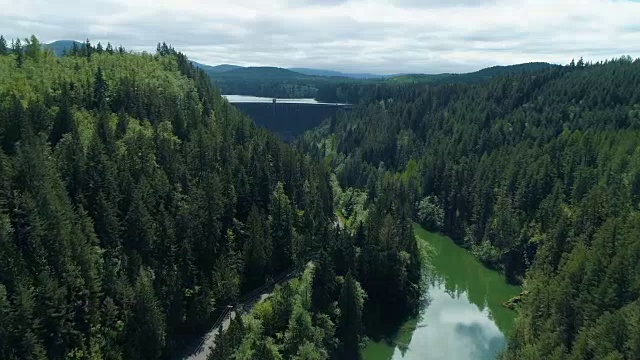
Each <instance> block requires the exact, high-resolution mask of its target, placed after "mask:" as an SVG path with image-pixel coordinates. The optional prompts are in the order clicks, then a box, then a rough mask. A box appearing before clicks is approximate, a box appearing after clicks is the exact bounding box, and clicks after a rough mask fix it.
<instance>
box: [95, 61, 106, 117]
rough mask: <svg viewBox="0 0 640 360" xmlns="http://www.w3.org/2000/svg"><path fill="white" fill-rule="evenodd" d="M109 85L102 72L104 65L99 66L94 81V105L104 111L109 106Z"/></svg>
mask: <svg viewBox="0 0 640 360" xmlns="http://www.w3.org/2000/svg"><path fill="white" fill-rule="evenodd" d="M107 92H108V85H107V81H106V80H105V79H104V75H103V73H102V67H100V66H98V71H97V72H96V76H95V81H94V83H93V106H94V107H95V108H96V109H98V110H100V111H102V110H105V109H106V107H107Z"/></svg>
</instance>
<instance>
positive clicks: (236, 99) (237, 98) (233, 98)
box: [222, 95, 347, 105]
mask: <svg viewBox="0 0 640 360" xmlns="http://www.w3.org/2000/svg"><path fill="white" fill-rule="evenodd" d="M222 96H223V97H224V98H226V99H227V100H228V101H229V102H230V103H232V104H235V103H273V99H274V98H270V97H260V96H249V95H222ZM275 99H276V103H279V104H312V105H347V104H339V103H324V102H318V101H316V99H279V98H275Z"/></svg>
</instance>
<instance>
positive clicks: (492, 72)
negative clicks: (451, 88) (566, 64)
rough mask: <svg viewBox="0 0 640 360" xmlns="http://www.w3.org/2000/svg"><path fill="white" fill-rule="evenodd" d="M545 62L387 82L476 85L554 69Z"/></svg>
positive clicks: (411, 75) (409, 77) (422, 75)
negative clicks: (495, 79)
mask: <svg viewBox="0 0 640 360" xmlns="http://www.w3.org/2000/svg"><path fill="white" fill-rule="evenodd" d="M555 66H558V65H553V64H549V63H545V62H532V63H525V64H517V65H508V66H492V67H489V68H486V69H482V70H479V71H475V72H471V73H463V74H447V73H445V74H405V75H399V76H392V77H389V78H388V79H387V80H388V81H390V82H397V83H437V84H441V83H445V82H460V83H476V82H481V81H486V80H489V79H491V78H493V77H495V76H500V75H506V74H522V73H529V72H534V71H539V70H544V69H547V68H550V67H555Z"/></svg>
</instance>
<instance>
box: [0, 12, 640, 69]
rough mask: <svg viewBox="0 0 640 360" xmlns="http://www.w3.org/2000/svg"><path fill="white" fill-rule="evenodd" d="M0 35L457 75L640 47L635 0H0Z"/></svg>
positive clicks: (256, 61)
mask: <svg viewBox="0 0 640 360" xmlns="http://www.w3.org/2000/svg"><path fill="white" fill-rule="evenodd" d="M0 8H2V9H3V13H2V14H0V33H1V34H4V35H5V36H6V37H17V36H20V37H25V36H28V35H30V34H32V33H33V34H35V35H36V36H38V37H39V38H41V40H42V41H45V42H48V41H52V40H57V39H69V38H72V39H77V40H82V39H85V38H90V39H92V40H93V41H105V42H106V41H111V42H112V43H115V44H118V45H119V44H122V45H124V46H125V47H127V48H131V49H153V48H154V47H155V45H154V44H155V43H156V42H158V41H167V42H169V43H171V44H172V45H173V46H174V47H176V48H177V49H178V50H181V51H183V52H185V53H187V55H189V56H190V57H191V58H193V59H194V60H197V61H201V62H204V63H208V64H219V63H234V64H240V65H275V66H300V67H319V68H329V69H335V70H343V71H362V72H365V71H366V72H382V73H393V72H427V73H437V72H463V71H471V70H476V69H479V68H482V67H485V66H490V65H495V64H513V63H519V62H526V61H549V62H555V63H567V62H568V61H569V60H570V59H571V58H574V57H580V56H583V57H584V58H585V59H588V60H600V59H605V58H611V57H617V56H620V55H625V54H629V55H631V56H634V57H638V56H640V48H639V47H638V46H637V44H639V43H640V28H639V27H638V19H640V3H638V2H633V1H609V0H583V1H577V0H537V1H527V0H455V1H445V0H423V1H419V0H325V1H313V0H293V1H286V0H272V1H261V0H253V1H238V0H233V1H232V0H218V1H205V0H161V1H155V0H154V1H150V0H98V1H94V2H89V1H85V2H77V1H71V0H51V1H45V0H21V1H18V2H9V0H0Z"/></svg>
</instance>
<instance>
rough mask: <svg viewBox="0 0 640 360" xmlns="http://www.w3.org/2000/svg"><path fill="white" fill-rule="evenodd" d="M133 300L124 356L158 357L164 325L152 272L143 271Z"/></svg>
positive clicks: (161, 346) (133, 357) (163, 336)
mask: <svg viewBox="0 0 640 360" xmlns="http://www.w3.org/2000/svg"><path fill="white" fill-rule="evenodd" d="M133 291H134V295H133V299H132V304H131V305H132V310H131V311H132V312H131V318H130V319H128V320H127V325H126V326H127V330H126V338H127V339H128V340H127V343H128V344H129V346H127V348H125V355H126V357H128V358H131V359H157V358H159V357H160V356H161V355H162V351H163V348H164V343H165V324H164V317H163V314H162V312H161V310H160V308H159V306H158V300H157V299H156V296H155V293H154V290H153V284H152V278H151V274H150V273H149V272H148V271H147V270H144V269H141V270H140V273H139V274H138V279H137V280H136V285H135V288H134V290H133Z"/></svg>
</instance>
